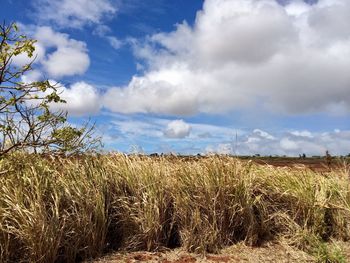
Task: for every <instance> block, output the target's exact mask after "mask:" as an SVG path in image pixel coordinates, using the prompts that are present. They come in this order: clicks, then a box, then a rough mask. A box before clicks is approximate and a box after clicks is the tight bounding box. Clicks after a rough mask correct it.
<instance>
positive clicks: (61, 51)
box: [13, 24, 90, 80]
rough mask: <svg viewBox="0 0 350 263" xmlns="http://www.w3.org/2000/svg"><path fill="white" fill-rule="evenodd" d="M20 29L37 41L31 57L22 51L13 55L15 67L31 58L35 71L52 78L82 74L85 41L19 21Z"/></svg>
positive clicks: (85, 65) (85, 64)
mask: <svg viewBox="0 0 350 263" xmlns="http://www.w3.org/2000/svg"><path fill="white" fill-rule="evenodd" d="M20 28H21V29H22V30H23V31H24V32H26V34H27V35H30V36H31V37H33V38H34V39H36V40H37V42H36V43H35V44H34V46H35V51H34V54H33V57H32V58H29V57H28V56H27V55H26V54H23V53H22V54H20V55H18V56H16V57H14V59H13V63H14V64H15V65H16V66H23V65H25V64H28V63H30V62H31V61H33V59H34V61H33V63H34V64H35V66H36V67H35V70H36V71H41V75H42V76H43V75H45V76H48V77H51V78H55V79H60V78H62V77H66V76H74V75H82V74H84V73H85V72H86V70H87V69H88V67H89V65H90V58H89V55H88V50H87V46H86V43H85V42H83V41H78V40H75V39H72V38H70V36H69V35H68V34H64V33H59V32H56V31H55V30H53V29H52V28H51V27H48V26H33V25H23V24H21V25H20ZM29 74H30V73H29ZM35 80H40V79H37V78H36V79H35Z"/></svg>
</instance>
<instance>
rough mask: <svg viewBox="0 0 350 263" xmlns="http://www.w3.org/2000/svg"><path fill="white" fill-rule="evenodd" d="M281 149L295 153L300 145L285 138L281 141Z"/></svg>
mask: <svg viewBox="0 0 350 263" xmlns="http://www.w3.org/2000/svg"><path fill="white" fill-rule="evenodd" d="M280 145H281V148H282V149H283V150H286V151H295V150H298V149H299V146H298V144H297V143H296V142H295V141H292V140H291V139H289V138H283V139H282V140H281V141H280Z"/></svg>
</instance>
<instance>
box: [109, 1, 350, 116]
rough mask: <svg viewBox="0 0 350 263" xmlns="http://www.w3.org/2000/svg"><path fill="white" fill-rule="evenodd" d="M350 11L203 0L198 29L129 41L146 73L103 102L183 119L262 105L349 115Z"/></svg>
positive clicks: (347, 7) (335, 6) (327, 4)
mask: <svg viewBox="0 0 350 263" xmlns="http://www.w3.org/2000/svg"><path fill="white" fill-rule="evenodd" d="M349 13H350V2H349V1H347V0H320V1H318V3H315V4H313V5H306V4H303V3H302V1H300V0H298V1H296V0H295V1H291V3H290V4H288V5H286V6H282V5H279V4H278V3H277V1H275V0H263V1H257V0H206V1H205V2H204V5H203V10H201V11H200V12H198V13H197V17H196V20H195V24H194V26H192V27H191V26H189V25H188V24H186V23H185V22H184V23H182V24H179V25H177V27H176V29H175V30H174V31H173V32H170V33H158V34H155V35H153V36H150V37H149V38H147V41H145V42H144V43H140V42H137V41H135V40H132V41H131V43H133V45H134V49H135V55H136V56H137V57H138V58H139V59H140V60H141V61H143V62H144V63H145V64H146V65H147V70H146V72H145V73H144V74H143V75H139V76H134V77H133V79H132V80H131V81H130V83H129V84H128V85H127V86H125V87H115V88H113V89H111V90H109V91H108V92H107V94H106V96H105V99H104V104H105V105H106V107H108V108H109V109H111V110H112V111H115V112H122V113H135V112H142V113H149V112H151V113H158V114H171V115H183V116H185V115H191V114H196V113H198V112H204V113H221V112H228V111H232V110H244V109H247V108H256V107H257V106H259V108H260V110H268V111H273V112H276V111H278V112H281V113H286V114H303V113H310V112H328V111H330V109H335V110H334V111H335V112H341V113H343V114H348V113H349V109H350V95H349V94H350V93H349V92H348V91H349V85H350V75H349V74H348V69H349V68H350V31H349V27H348V26H347V25H349V24H350V16H349V15H348V14H349ZM339 105H340V106H339Z"/></svg>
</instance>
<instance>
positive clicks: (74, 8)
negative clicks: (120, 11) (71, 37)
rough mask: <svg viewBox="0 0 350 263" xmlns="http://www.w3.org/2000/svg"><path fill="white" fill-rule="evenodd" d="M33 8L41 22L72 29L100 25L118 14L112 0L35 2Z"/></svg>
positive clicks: (40, 0) (50, 0)
mask: <svg viewBox="0 0 350 263" xmlns="http://www.w3.org/2000/svg"><path fill="white" fill-rule="evenodd" d="M33 7H34V9H35V11H36V17H37V18H38V19H39V21H41V22H45V23H47V22H49V23H50V22H52V23H54V24H55V25H57V26H59V27H70V28H80V27H82V26H84V25H86V24H94V23H100V22H101V20H102V19H103V18H104V17H106V16H109V15H113V14H115V13H116V12H117V7H116V5H115V4H113V2H112V1H110V0H98V1H96V0H35V1H34V2H33Z"/></svg>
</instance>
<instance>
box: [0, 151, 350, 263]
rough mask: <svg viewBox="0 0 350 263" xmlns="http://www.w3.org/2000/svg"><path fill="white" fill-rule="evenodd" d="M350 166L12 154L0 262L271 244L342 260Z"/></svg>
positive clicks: (0, 164) (349, 217)
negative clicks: (322, 167) (123, 251)
mask: <svg viewBox="0 0 350 263" xmlns="http://www.w3.org/2000/svg"><path fill="white" fill-rule="evenodd" d="M23 160H25V161H23ZM348 168H349V167H347V166H344V167H343V168H342V169H341V170H334V171H333V170H329V171H325V172H322V173H317V172H313V171H311V170H308V169H302V168H286V167H285V168H276V167H272V166H263V165H258V164H254V163H252V162H249V161H240V160H237V159H235V158H231V157H217V156H216V157H215V156H213V157H208V158H198V159H190V160H184V159H181V158H176V157H159V158H150V157H142V156H140V157H137V156H134V157H127V156H124V155H102V156H82V157H79V158H58V157H55V158H54V157H46V158H43V157H40V156H38V155H35V154H23V153H14V154H10V155H8V156H6V157H5V158H3V159H2V160H0V172H1V176H0V184H1V188H0V262H76V261H78V260H82V259H87V258H91V257H97V256H99V255H101V254H102V253H104V252H106V251H108V250H111V249H129V250H149V251H153V250H158V249H161V248H164V247H168V248H173V247H177V246H181V247H183V248H184V249H186V250H188V251H193V252H197V253H206V252H214V253H215V252H219V251H220V249H222V248H224V247H225V246H228V245H231V244H234V243H236V242H241V241H243V242H245V243H246V244H247V245H253V246H256V245H261V244H263V243H264V242H266V241H269V240H275V241H277V242H278V241H280V242H287V244H289V245H291V246H294V247H296V248H298V249H302V250H304V251H307V252H308V253H311V254H312V255H314V256H315V257H316V258H317V259H318V260H319V262H343V261H344V257H343V255H342V253H341V251H340V250H339V249H337V247H336V246H335V245H333V241H334V240H348V239H349V238H350V226H349V223H350V184H349V169H348Z"/></svg>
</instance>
